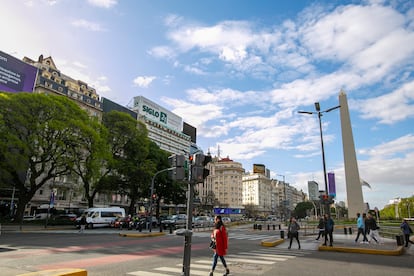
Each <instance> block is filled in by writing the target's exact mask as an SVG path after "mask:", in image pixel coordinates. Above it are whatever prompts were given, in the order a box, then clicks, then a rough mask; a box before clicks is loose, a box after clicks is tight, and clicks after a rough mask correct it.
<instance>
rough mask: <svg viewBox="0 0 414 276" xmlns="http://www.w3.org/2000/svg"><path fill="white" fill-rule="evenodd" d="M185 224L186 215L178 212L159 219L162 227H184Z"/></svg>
mask: <svg viewBox="0 0 414 276" xmlns="http://www.w3.org/2000/svg"><path fill="white" fill-rule="evenodd" d="M186 224H187V215H185V214H178V215H172V216H168V217H167V219H165V220H162V221H161V226H162V227H163V228H164V229H168V228H170V227H171V228H173V229H177V228H185V226H186Z"/></svg>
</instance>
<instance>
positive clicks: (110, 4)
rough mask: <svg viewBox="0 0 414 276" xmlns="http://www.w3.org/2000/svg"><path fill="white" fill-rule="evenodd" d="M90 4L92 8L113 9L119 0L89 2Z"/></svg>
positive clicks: (91, 0)
mask: <svg viewBox="0 0 414 276" xmlns="http://www.w3.org/2000/svg"><path fill="white" fill-rule="evenodd" d="M87 1H88V3H89V4H90V5H92V6H96V7H100V8H106V9H109V8H112V7H113V6H115V5H116V4H118V0H87Z"/></svg>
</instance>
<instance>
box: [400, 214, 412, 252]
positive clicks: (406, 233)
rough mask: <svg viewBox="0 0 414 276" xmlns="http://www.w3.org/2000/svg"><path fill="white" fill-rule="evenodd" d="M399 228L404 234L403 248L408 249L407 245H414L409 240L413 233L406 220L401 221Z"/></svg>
mask: <svg viewBox="0 0 414 276" xmlns="http://www.w3.org/2000/svg"><path fill="white" fill-rule="evenodd" d="M400 227H401V229H402V231H403V233H404V240H405V247H408V243H412V244H414V242H413V241H412V240H410V235H411V234H412V233H413V229H411V227H410V225H409V224H408V221H407V220H406V219H404V220H403V222H402V223H401V225H400Z"/></svg>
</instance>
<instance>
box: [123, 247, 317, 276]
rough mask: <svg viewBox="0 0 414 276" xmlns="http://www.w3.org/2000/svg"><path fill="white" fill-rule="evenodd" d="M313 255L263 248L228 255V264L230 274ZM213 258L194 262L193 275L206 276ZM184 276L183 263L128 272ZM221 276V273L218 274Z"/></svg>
mask: <svg viewBox="0 0 414 276" xmlns="http://www.w3.org/2000/svg"><path fill="white" fill-rule="evenodd" d="M308 254H312V252H311V250H288V249H287V248H274V247H273V248H263V249H258V250H253V251H249V252H240V253H237V254H229V255H227V256H226V257H225V258H226V262H227V265H228V267H229V268H230V272H232V273H237V270H239V271H240V269H241V268H243V267H246V266H253V267H258V266H271V265H274V264H276V263H280V262H286V261H290V260H294V259H296V258H298V257H302V256H306V255H308ZM211 262H212V260H211V258H205V259H196V260H193V261H192V263H191V266H190V272H191V275H195V276H205V275H208V272H209V271H210V269H211ZM221 270H223V269H222V266H221V263H220V260H219V261H218V264H217V272H219V271H221ZM181 274H182V263H178V264H176V265H173V266H160V267H154V268H152V269H150V270H147V271H144V270H138V271H131V272H128V273H127V275H135V276H173V275H181ZM217 275H220V273H217Z"/></svg>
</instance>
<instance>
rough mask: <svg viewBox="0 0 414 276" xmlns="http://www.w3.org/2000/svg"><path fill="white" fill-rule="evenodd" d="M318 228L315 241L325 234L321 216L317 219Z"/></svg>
mask: <svg viewBox="0 0 414 276" xmlns="http://www.w3.org/2000/svg"><path fill="white" fill-rule="evenodd" d="M318 229H319V233H318V237H317V238H316V239H315V240H317V241H319V238H320V237H321V236H322V238H323V237H324V236H325V221H324V220H323V217H320V219H319V223H318Z"/></svg>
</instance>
